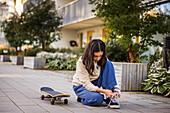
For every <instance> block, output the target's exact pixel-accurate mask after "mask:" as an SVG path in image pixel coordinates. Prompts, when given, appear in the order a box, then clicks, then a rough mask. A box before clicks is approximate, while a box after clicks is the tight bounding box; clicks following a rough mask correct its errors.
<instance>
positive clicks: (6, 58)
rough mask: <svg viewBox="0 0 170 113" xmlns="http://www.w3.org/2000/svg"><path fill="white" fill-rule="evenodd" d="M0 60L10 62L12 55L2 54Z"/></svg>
mask: <svg viewBox="0 0 170 113" xmlns="http://www.w3.org/2000/svg"><path fill="white" fill-rule="evenodd" d="M0 61H1V62H10V57H9V55H1V57H0Z"/></svg>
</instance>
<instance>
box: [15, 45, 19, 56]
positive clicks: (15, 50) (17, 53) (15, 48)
mask: <svg viewBox="0 0 170 113" xmlns="http://www.w3.org/2000/svg"><path fill="white" fill-rule="evenodd" d="M15 51H16V55H17V56H18V50H17V47H16V48H15Z"/></svg>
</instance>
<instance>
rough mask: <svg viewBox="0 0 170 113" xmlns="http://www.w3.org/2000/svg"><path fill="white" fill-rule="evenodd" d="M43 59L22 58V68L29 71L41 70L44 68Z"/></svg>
mask: <svg viewBox="0 0 170 113" xmlns="http://www.w3.org/2000/svg"><path fill="white" fill-rule="evenodd" d="M45 62H46V61H45V59H44V58H39V57H24V67H28V68H31V69H42V68H43V67H44V66H45Z"/></svg>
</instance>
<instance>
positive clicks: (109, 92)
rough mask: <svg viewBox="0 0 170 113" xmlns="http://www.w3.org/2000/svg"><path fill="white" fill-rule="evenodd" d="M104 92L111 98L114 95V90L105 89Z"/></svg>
mask: <svg viewBox="0 0 170 113" xmlns="http://www.w3.org/2000/svg"><path fill="white" fill-rule="evenodd" d="M104 94H106V95H107V96H108V97H109V98H111V97H112V95H113V92H112V90H108V89H105V90H104Z"/></svg>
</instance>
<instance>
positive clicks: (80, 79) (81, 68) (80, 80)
mask: <svg viewBox="0 0 170 113" xmlns="http://www.w3.org/2000/svg"><path fill="white" fill-rule="evenodd" d="M94 67H95V68H94V72H93V74H94V75H89V73H88V71H87V70H86V68H85V65H84V64H83V62H82V58H81V57H80V58H79V60H78V61H77V64H76V73H75V74H74V76H73V81H72V83H73V85H75V86H78V85H83V86H84V87H85V88H86V89H87V90H89V91H96V90H97V89H98V87H97V86H95V85H93V84H92V83H91V81H93V80H96V79H97V78H98V77H99V75H100V68H101V67H100V66H98V65H97V63H94Z"/></svg>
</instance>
